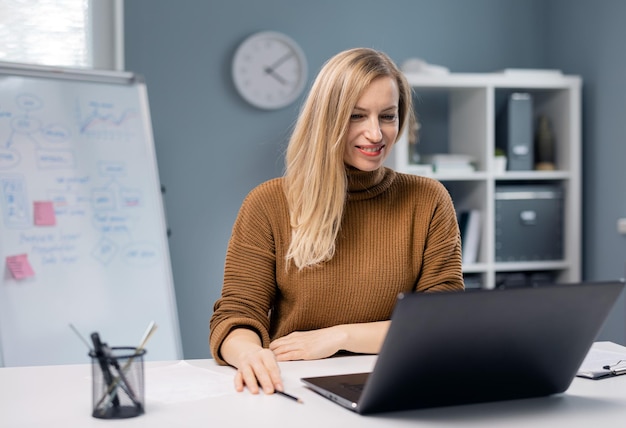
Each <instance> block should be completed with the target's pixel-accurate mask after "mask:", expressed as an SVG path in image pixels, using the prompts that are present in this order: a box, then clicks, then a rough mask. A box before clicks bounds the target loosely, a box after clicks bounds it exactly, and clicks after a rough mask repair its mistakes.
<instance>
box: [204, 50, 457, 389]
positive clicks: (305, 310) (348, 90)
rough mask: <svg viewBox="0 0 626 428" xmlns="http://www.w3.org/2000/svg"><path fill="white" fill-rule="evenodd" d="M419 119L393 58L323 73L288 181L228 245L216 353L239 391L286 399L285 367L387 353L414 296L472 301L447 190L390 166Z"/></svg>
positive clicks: (349, 56) (214, 329)
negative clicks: (386, 344)
mask: <svg viewBox="0 0 626 428" xmlns="http://www.w3.org/2000/svg"><path fill="white" fill-rule="evenodd" d="M412 120H414V118H413V110H412V98H411V90H410V87H409V85H408V84H407V82H406V80H405V78H404V76H403V75H402V73H401V72H400V71H399V70H398V68H397V66H396V65H395V64H394V63H393V62H392V61H391V60H390V59H389V57H388V56H386V55H385V54H383V53H381V52H378V51H375V50H372V49H367V48H357V49H351V50H348V51H344V52H341V53H339V54H337V55H336V56H334V57H333V58H331V59H330V60H329V61H328V62H327V63H326V64H325V65H324V67H323V68H322V70H321V71H320V73H319V75H318V76H317V78H316V80H315V82H314V83H313V86H312V88H311V91H310V93H309V96H308V98H307V100H306V101H305V104H304V106H303V108H302V111H301V113H300V116H299V118H298V121H297V123H296V125H295V128H294V131H293V134H292V136H291V139H290V141H289V146H288V148H287V153H286V172H285V174H284V176H283V177H281V178H276V179H273V180H270V181H268V182H265V183H263V184H261V185H260V186H258V187H257V188H255V189H253V190H252V191H251V192H250V194H249V195H248V196H247V197H246V199H245V201H244V202H243V204H242V206H241V209H240V212H239V215H238V217H237V220H236V222H235V224H234V227H233V232H232V236H231V240H230V243H229V246H228V251H227V254H226V263H225V271H224V284H223V290H222V296H221V298H220V299H219V300H218V301H217V302H216V303H215V307H214V313H213V316H212V318H211V332H210V346H211V352H212V354H213V357H214V358H215V359H216V361H217V362H218V363H221V364H230V365H232V366H234V367H236V368H237V373H236V375H235V388H236V389H237V390H238V391H242V390H243V389H244V387H247V388H248V389H249V390H250V392H252V393H253V394H256V393H258V391H259V387H260V388H261V389H263V391H264V392H265V393H273V392H274V391H275V390H281V391H282V389H283V385H282V381H281V377H280V371H279V368H278V364H277V362H278V361H287V360H305V359H317V358H325V357H329V356H332V355H334V354H336V353H337V352H339V351H348V352H356V353H377V352H378V351H379V349H380V347H381V345H382V342H383V339H384V337H385V334H386V332H387V329H388V327H389V323H390V321H389V319H390V317H391V312H392V310H393V307H394V304H395V301H396V297H397V295H398V294H399V293H401V292H405V293H406V292H431V291H449V290H450V291H451V290H462V289H463V276H462V273H461V243H460V237H459V230H458V224H457V221H456V214H455V211H454V207H453V205H452V201H451V199H450V196H449V194H448V193H447V191H446V189H445V188H444V187H443V185H441V184H440V183H439V182H437V181H435V180H432V179H429V178H425V177H418V176H413V175H407V174H399V173H396V172H395V171H393V170H391V169H388V168H386V167H384V166H383V162H384V160H385V159H386V158H387V156H388V155H389V152H390V151H391V148H392V147H393V145H394V143H395V142H396V141H397V140H398V138H399V135H400V134H401V132H402V131H403V129H404V128H405V126H407V124H408V123H410V122H411V121H412Z"/></svg>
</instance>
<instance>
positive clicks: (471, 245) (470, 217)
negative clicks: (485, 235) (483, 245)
mask: <svg viewBox="0 0 626 428" xmlns="http://www.w3.org/2000/svg"><path fill="white" fill-rule="evenodd" d="M480 217H481V215H480V211H479V210H466V211H461V213H460V214H459V230H460V232H461V247H462V249H461V251H462V257H463V259H462V260H463V264H471V263H476V262H477V261H478V248H479V245H480V220H481V219H480Z"/></svg>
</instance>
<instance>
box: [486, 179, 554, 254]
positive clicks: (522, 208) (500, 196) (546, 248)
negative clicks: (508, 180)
mask: <svg viewBox="0 0 626 428" xmlns="http://www.w3.org/2000/svg"><path fill="white" fill-rule="evenodd" d="M495 202H496V211H495V212H496V261H497V262H519V261H538V260H562V259H563V190H562V189H561V187H560V186H556V185H545V184H538V185H498V186H496V201H495Z"/></svg>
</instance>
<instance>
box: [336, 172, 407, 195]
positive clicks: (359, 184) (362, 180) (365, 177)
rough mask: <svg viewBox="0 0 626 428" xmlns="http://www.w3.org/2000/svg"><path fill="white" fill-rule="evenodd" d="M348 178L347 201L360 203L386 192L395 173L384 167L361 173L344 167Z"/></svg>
mask: <svg viewBox="0 0 626 428" xmlns="http://www.w3.org/2000/svg"><path fill="white" fill-rule="evenodd" d="M346 174H347V176H348V200H350V201H361V200H364V199H370V198H373V197H375V196H378V195H380V194H381V193H382V192H384V191H385V190H387V189H388V188H389V186H391V183H392V182H393V179H394V177H395V175H396V173H395V172H394V171H393V170H391V169H389V168H385V167H380V168H378V169H376V170H374V171H361V170H359V169H356V168H353V167H350V166H348V167H346Z"/></svg>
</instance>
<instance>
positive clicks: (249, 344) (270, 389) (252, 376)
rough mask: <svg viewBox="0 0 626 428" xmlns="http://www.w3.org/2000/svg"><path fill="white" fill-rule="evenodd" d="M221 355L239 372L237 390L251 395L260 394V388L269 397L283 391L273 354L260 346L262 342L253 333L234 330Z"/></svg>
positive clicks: (236, 383)
mask: <svg viewBox="0 0 626 428" xmlns="http://www.w3.org/2000/svg"><path fill="white" fill-rule="evenodd" d="M221 353H222V357H223V358H224V360H226V361H227V362H228V363H229V364H230V365H232V366H233V367H235V368H236V369H237V374H236V375H235V389H236V390H237V391H239V392H241V391H243V389H244V388H248V390H249V391H250V392H251V393H252V394H258V393H259V387H260V388H261V389H262V390H263V392H265V393H266V394H272V393H274V391H276V390H279V391H282V390H283V383H282V379H281V376H280V368H279V367H278V363H277V361H276V357H275V356H274V353H273V352H272V351H270V350H269V349H265V348H263V347H262V346H261V340H260V339H259V337H258V336H257V334H256V333H255V332H253V331H252V330H248V329H236V330H233V331H232V332H231V333H230V334H229V335H228V336H227V337H226V339H225V340H224V343H222V347H221Z"/></svg>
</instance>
